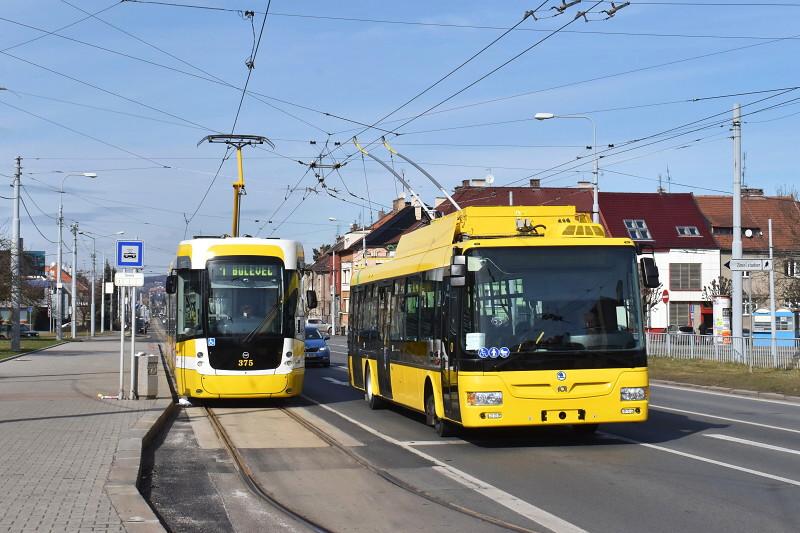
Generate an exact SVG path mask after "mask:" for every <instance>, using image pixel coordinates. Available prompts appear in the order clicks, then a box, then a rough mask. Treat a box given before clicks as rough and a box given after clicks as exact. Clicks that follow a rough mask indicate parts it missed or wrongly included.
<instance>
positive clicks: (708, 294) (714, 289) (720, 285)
mask: <svg viewBox="0 0 800 533" xmlns="http://www.w3.org/2000/svg"><path fill="white" fill-rule="evenodd" d="M732 292H733V282H732V281H731V280H729V279H728V278H726V277H725V276H720V277H718V278H717V279H712V280H711V283H709V284H708V285H706V286H705V287H703V301H704V302H712V301H714V297H716V296H730V295H731V294H732Z"/></svg>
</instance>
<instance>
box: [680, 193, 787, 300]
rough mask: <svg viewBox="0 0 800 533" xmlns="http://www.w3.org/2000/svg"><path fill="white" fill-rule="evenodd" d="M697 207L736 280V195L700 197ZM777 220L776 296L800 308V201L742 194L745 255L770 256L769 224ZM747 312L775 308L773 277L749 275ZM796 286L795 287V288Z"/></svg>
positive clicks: (727, 274)
mask: <svg viewBox="0 0 800 533" xmlns="http://www.w3.org/2000/svg"><path fill="white" fill-rule="evenodd" d="M696 200H697V204H698V205H699V207H700V210H701V212H702V213H703V215H704V216H705V217H706V220H707V221H708V225H709V227H710V228H711V231H712V234H713V236H714V239H715V240H716V241H717V245H718V246H719V248H720V262H721V263H722V264H723V268H722V275H723V276H725V277H727V278H730V277H731V271H730V270H729V269H728V268H725V267H724V264H725V263H726V262H728V261H730V259H731V248H732V242H733V198H732V197H731V196H697V197H696ZM770 220H772V245H773V254H774V257H775V262H774V268H775V278H776V291H775V292H776V295H777V300H778V305H779V306H786V307H790V308H796V307H798V305H800V302H798V301H797V294H796V292H797V291H796V287H795V290H792V287H793V286H797V285H798V283H796V282H795V280H799V279H800V202H798V201H797V200H795V199H794V198H792V197H790V196H764V191H763V190H761V189H754V188H743V189H742V256H743V258H765V257H768V256H769V235H768V233H769V221H770ZM743 281H744V283H743V286H742V288H743V290H744V302H743V303H744V306H745V309H744V310H743V313H744V314H745V315H748V314H749V313H750V312H751V311H753V310H755V309H758V308H766V307H768V306H769V273H768V272H745V273H744V280H743ZM792 282H795V283H792Z"/></svg>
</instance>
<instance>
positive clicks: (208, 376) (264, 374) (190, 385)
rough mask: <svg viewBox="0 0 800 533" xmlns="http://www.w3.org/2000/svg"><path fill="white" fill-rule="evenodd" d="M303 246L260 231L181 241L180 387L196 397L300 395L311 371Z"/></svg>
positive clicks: (173, 281)
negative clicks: (307, 360)
mask: <svg viewBox="0 0 800 533" xmlns="http://www.w3.org/2000/svg"><path fill="white" fill-rule="evenodd" d="M303 262H304V256H303V247H302V246H301V245H300V244H299V243H298V242H296V241H292V240H284V239H258V238H252V237H220V238H195V239H191V240H186V241H182V242H181V243H180V244H179V246H178V253H177V259H176V264H175V267H176V268H175V269H174V270H173V271H172V272H171V274H170V276H168V278H167V293H168V301H169V305H168V310H169V311H168V312H169V315H168V327H167V330H168V337H169V339H168V340H169V342H168V353H167V360H168V362H169V365H170V366H171V367H172V370H173V373H174V376H175V380H176V384H177V392H178V394H179V395H180V396H184V397H192V398H265V397H287V396H296V395H298V394H300V392H301V391H302V388H303V377H304V373H305V363H304V323H305V321H304V317H303V315H304V310H305V308H306V307H307V306H310V307H314V306H315V305H316V302H315V300H316V297H315V295H313V293H310V294H308V295H307V298H308V299H309V300H314V301H306V295H305V294H304V293H303V291H302V290H301V283H302V280H301V275H300V270H301V269H302V268H303V266H304V265H303Z"/></svg>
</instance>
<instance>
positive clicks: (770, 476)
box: [598, 432, 800, 487]
mask: <svg viewBox="0 0 800 533" xmlns="http://www.w3.org/2000/svg"><path fill="white" fill-rule="evenodd" d="M598 435H603V436H605V437H610V438H612V439H617V440H621V441H623V442H629V443H631V444H638V445H639V446H644V447H645V448H652V449H653V450H658V451H660V452H666V453H671V454H673V455H680V456H681V457H686V458H688V459H694V460H695V461H701V462H703V463H709V464H712V465H716V466H721V467H723V468H729V469H731V470H736V471H738V472H744V473H745V474H752V475H754V476H758V477H763V478H766V479H771V480H773V481H780V482H782V483H786V484H788V485H794V486H795V487H800V481H797V480H794V479H789V478H786V477H781V476H776V475H774V474H768V473H766V472H761V471H759V470H753V469H752V468H745V467H743V466H738V465H734V464H731V463H725V462H723V461H717V460H716V459H709V458H708V457H701V456H699V455H695V454H693V453H687V452H681V451H678V450H673V449H672V448H666V447H664V446H659V445H657V444H650V443H648V442H642V441H638V440H634V439H629V438H627V437H622V436H620V435H614V434H613V433H604V432H598Z"/></svg>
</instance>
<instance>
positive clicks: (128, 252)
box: [117, 241, 144, 268]
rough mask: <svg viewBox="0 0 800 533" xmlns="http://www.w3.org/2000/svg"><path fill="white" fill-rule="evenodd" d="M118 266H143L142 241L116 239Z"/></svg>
mask: <svg viewBox="0 0 800 533" xmlns="http://www.w3.org/2000/svg"><path fill="white" fill-rule="evenodd" d="M117 266H118V267H119V268H143V267H144V241H117Z"/></svg>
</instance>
